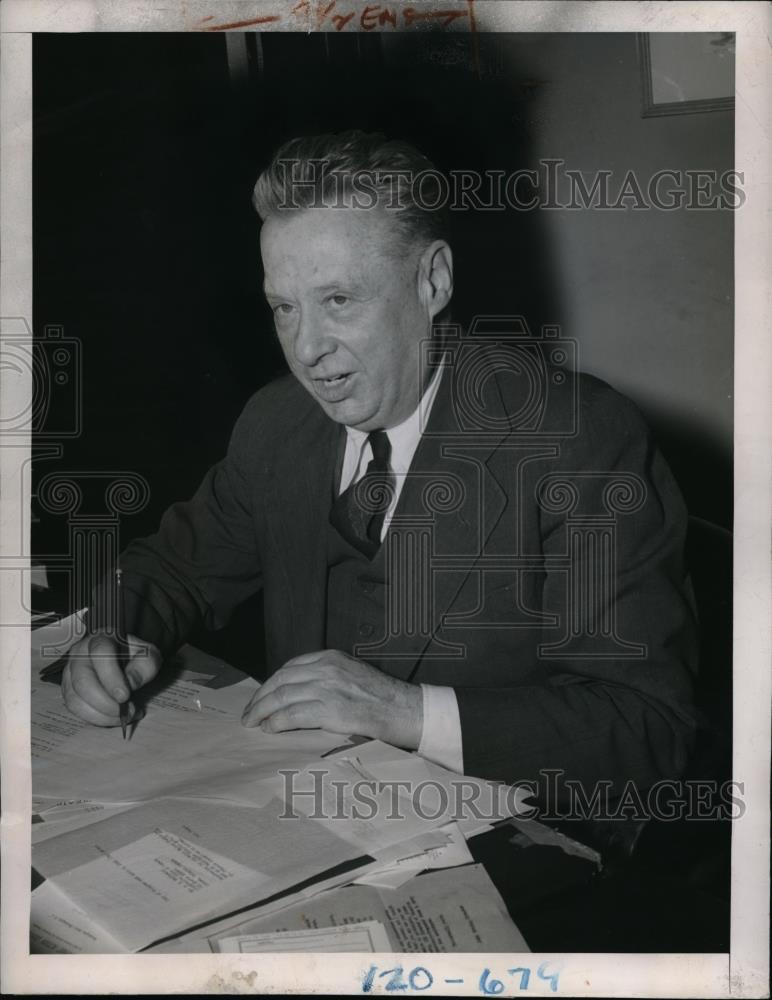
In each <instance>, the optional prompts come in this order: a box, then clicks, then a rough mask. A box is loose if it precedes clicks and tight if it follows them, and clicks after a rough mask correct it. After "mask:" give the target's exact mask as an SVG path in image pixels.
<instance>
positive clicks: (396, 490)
mask: <svg viewBox="0 0 772 1000" xmlns="http://www.w3.org/2000/svg"><path fill="white" fill-rule="evenodd" d="M320 165H321V166H320ZM422 172H423V177H424V180H425V181H426V180H427V179H428V181H427V182H428V183H429V184H431V178H432V173H431V164H429V163H428V161H426V160H425V159H424V158H423V157H422V156H421V154H419V153H418V152H417V151H416V150H414V149H413V148H412V147H410V146H408V145H406V144H404V143H398V142H387V141H385V140H384V139H383V138H382V137H380V136H371V135H364V134H362V133H347V134H342V135H340V136H322V137H311V138H304V139H299V140H293V142H291V143H289V144H287V145H286V146H285V147H284V148H283V149H282V150H280V151H279V153H278V154H277V155H276V157H275V158H274V161H273V162H272V164H271V165H270V166H269V168H268V169H267V170H266V171H265V172H264V173H263V174H262V175H261V177H260V179H259V180H258V183H257V186H256V189H255V204H256V207H257V210H258V212H259V214H260V216H261V218H262V220H263V226H262V231H261V252H262V257H263V263H264V269H265V294H266V297H267V300H268V302H269V304H270V306H271V309H272V311H273V314H274V318H275V326H276V332H277V335H278V338H279V341H280V343H281V346H282V349H283V351H284V354H285V356H286V359H287V362H288V364H289V367H290V370H291V374H290V375H288V376H286V377H285V378H283V379H280V380H278V381H277V382H274V383H272V384H271V385H269V386H267V387H266V388H264V389H262V390H261V391H260V392H258V393H257V394H256V395H255V396H254V397H253V398H252V399H251V400H250V402H249V403H248V404H247V406H246V408H245V410H244V412H243V414H242V415H241V417H240V419H239V421H238V423H237V425H236V428H235V430H234V432H233V436H232V439H231V443H230V446H229V449H228V453H227V455H226V457H225V458H224V459H223V460H222V461H221V462H220V463H219V464H218V465H216V466H215V467H214V468H212V469H211V470H210V471H209V472H208V473H207V475H206V477H205V478H204V481H203V483H202V484H201V486H200V488H199V490H198V491H197V493H196V494H195V496H194V497H193V498H192V499H191V500H190V501H188V502H187V503H181V504H176V505H174V506H173V507H172V508H170V510H169V511H167V513H166V514H165V515H164V518H163V520H162V522H161V526H160V529H159V531H158V533H157V534H156V535H154V536H152V537H151V538H148V539H144V540H141V541H137V542H134V543H132V544H131V545H130V546H129V548H128V549H127V551H126V553H125V554H124V555H123V556H122V567H123V581H124V583H123V593H124V601H125V604H126V619H127V631H128V632H129V633H130V636H131V646H132V652H133V657H132V660H131V662H130V664H129V665H128V668H127V670H126V673H125V679H124V674H123V673H122V671H121V670H120V668H119V666H118V663H117V661H116V657H115V646H114V643H113V639H112V638H111V636H110V634H109V633H108V632H106V631H104V630H102V629H101V626H102V625H103V624H104V619H103V610H102V608H101V604H100V599H99V598H97V599H96V601H95V605H94V607H93V608H92V611H91V627H92V634H91V635H90V636H89V637H88V638H87V639H85V640H83V641H82V642H81V644H80V647H79V648H78V649H76V652H77V653H78V654H80V655H77V656H75V657H72V658H71V660H70V663H69V664H68V666H67V668H66V670H65V673H64V677H63V693H64V698H65V702H66V704H67V705H68V707H69V708H70V709H71V710H72V711H73V712H75V713H76V714H78V715H79V716H81V717H82V718H84V719H87V720H88V721H90V722H93V723H94V724H97V725H116V724H117V723H118V717H119V705H120V704H121V703H123V702H125V701H127V700H128V699H129V698H130V690H129V688H130V689H131V690H136V689H137V688H139V687H140V686H142V685H143V684H146V683H147V682H148V681H149V680H151V679H152V678H153V677H154V676H155V675H156V674H157V672H158V670H159V669H160V668H161V664H162V661H163V659H164V658H165V657H166V656H167V655H169V654H170V653H172V652H173V651H174V650H175V649H176V648H177V647H178V646H179V645H180V644H181V643H182V642H183V641H184V640H185V638H186V636H188V635H189V634H190V633H191V631H192V629H193V628H194V627H195V626H196V625H197V624H199V623H201V622H204V623H205V624H207V625H209V626H210V627H213V628H218V627H221V626H222V625H224V624H225V623H226V622H227V620H228V617H229V615H230V613H231V612H232V610H233V609H234V608H235V607H236V606H237V605H238V604H239V603H241V602H242V601H243V600H245V599H246V598H247V597H248V596H249V595H251V594H253V593H254V592H256V591H257V590H258V589H259V588H261V587H262V589H263V592H264V602H265V622H266V646H267V658H268V666H269V672H270V676H269V678H268V680H267V681H266V682H265V683H264V684H263V685H262V686H261V688H260V689H259V691H258V692H257V693H256V695H255V696H254V698H253V699H252V701H251V702H250V704H249V705H247V706H246V707H245V712H244V719H243V722H244V724H245V725H247V726H252V725H260V726H262V727H263V728H264V729H266V730H268V731H271V732H279V731H283V730H290V729H296V728H309V727H321V728H324V729H327V730H329V731H331V732H336V733H342V734H358V735H362V736H369V737H373V738H378V739H382V740H385V741H387V742H391V743H394V744H396V745H398V746H402V747H405V748H408V749H415V750H418V752H419V753H420V754H422V755H424V756H426V757H427V758H428V759H431V760H434V761H436V762H438V763H441V764H444V765H445V766H447V767H450V768H452V769H455V770H458V771H465V772H466V773H468V774H474V775H478V776H481V777H486V778H491V779H498V780H503V781H508V782H516V781H521V780H529V781H534V780H538V776H539V774H543V773H544V772H545V770H547V769H550V770H552V769H559V770H560V771H561V772H562V773H563V774H564V775H565V776H567V777H571V778H573V779H574V780H577V781H580V782H582V783H583V784H584V785H585V786H586V787H592V786H594V785H595V783H597V782H598V781H610V782H611V783H612V785H613V788H614V789H615V790H619V789H621V787H622V785H623V784H624V783H626V782H628V781H634V782H635V783H636V784H638V785H639V786H646V785H648V784H651V782H653V781H654V780H656V779H657V778H660V777H673V776H674V775H676V774H677V773H679V771H680V770H681V769H682V767H683V765H684V762H685V758H686V755H687V753H688V750H689V746H690V741H691V735H692V731H693V727H694V720H693V709H692V701H691V680H690V674H691V670H692V664H693V659H694V623H693V615H692V609H691V601H690V592H689V587H688V582H687V581H686V579H685V577H684V569H683V564H682V549H683V541H684V532H685V525H686V513H685V510H684V507H683V503H682V501H681V498H680V495H679V493H678V490H677V487H676V486H675V483H674V481H673V479H672V476H671V474H670V472H669V470H668V469H667V467H666V465H665V463H664V461H663V459H662V457H661V456H660V455H659V453H658V452H657V450H656V448H655V447H654V445H653V443H652V441H651V438H650V435H649V433H648V430H647V428H646V426H645V424H644V422H643V420H642V419H641V417H640V415H639V414H638V412H637V411H636V409H635V407H634V406H633V405H632V404H631V403H630V402H629V401H627V400H626V399H624V398H623V397H621V396H619V395H618V394H617V393H615V392H614V391H613V390H612V389H610V388H609V387H608V386H606V385H605V384H604V383H602V382H599V381H598V380H596V379H592V378H590V377H588V376H577V375H575V374H573V373H571V372H566V371H565V370H563V369H562V368H561V367H560V362H561V361H562V360H563V358H564V357H565V354H566V350H565V348H564V346H563V342H562V341H560V340H557V339H549V338H542V339H534V338H530V337H528V336H527V331H526V330H525V328H524V326H523V325H522V324H521V325H519V326H518V324H517V323H516V322H515V323H514V324H511V326H512V328H511V329H509V330H508V331H499V332H494V333H493V334H490V333H489V334H487V335H486V334H485V333H482V334H481V333H479V332H478V334H477V335H467V336H461V335H460V334H459V333H458V332H457V331H454V330H453V328H452V327H449V326H447V325H445V326H444V327H443V326H441V325H440V324H439V322H438V321H439V320H441V319H443V318H444V317H446V316H447V312H448V308H449V304H450V301H451V296H452V290H453V260H452V253H451V248H450V244H449V242H448V239H447V236H446V230H445V228H444V219H443V214H442V212H440V211H435V210H430V209H429V208H427V207H426V206H427V204H428V205H432V204H436V199H435V200H434V201H433V200H432V197H431V194H427V188H426V184H425V183H423V182H422V184H421V185H420V186H418V187H417V186H416V185H415V183H413V181H414V180H415V177H416V175H417V174H420V173H422ZM416 190H419V192H420V194H421V198H417V197H416ZM127 683H128V687H127ZM131 711H133V707H132V709H131Z"/></svg>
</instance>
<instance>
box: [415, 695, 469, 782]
mask: <svg viewBox="0 0 772 1000" xmlns="http://www.w3.org/2000/svg"><path fill="white" fill-rule="evenodd" d="M421 690H422V692H423V707H424V722H423V730H422V732H421V742H420V744H419V746H418V753H419V754H420V755H421V756H422V757H426V759H427V760H431V761H433V762H434V763H435V764H440V765H441V766H442V767H447V768H448V770H450V771H456V772H458V773H459V774H463V773H464V751H463V744H462V742H461V718H460V716H459V714H458V700H457V699H456V692H455V691H454V690H453V688H452V687H440V686H438V685H436V684H422V685H421Z"/></svg>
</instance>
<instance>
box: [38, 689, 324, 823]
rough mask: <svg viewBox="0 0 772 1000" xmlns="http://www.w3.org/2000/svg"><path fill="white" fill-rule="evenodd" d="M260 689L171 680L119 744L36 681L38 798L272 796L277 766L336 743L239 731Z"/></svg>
mask: <svg viewBox="0 0 772 1000" xmlns="http://www.w3.org/2000/svg"><path fill="white" fill-rule="evenodd" d="M257 687H258V684H257V682H256V681H253V680H251V679H247V680H245V681H243V682H242V683H240V684H236V685H233V686H232V687H230V688H221V689H219V690H211V689H209V688H205V687H203V686H201V685H199V684H194V683H190V682H188V681H174V682H173V683H171V684H170V685H169V686H168V687H167V688H165V689H164V690H163V691H161V692H160V693H159V694H157V695H154V697H153V698H152V700H151V701H150V702H149V704H148V706H147V714H146V715H145V717H144V718H143V719H141V720H140V721H139V722H138V723H137V724H136V725H135V726H133V727H131V734H130V735H131V738H130V739H127V740H124V739H122V734H121V730H120V728H119V727H116V728H111V729H103V728H100V727H98V726H90V725H88V724H86V723H84V722H81V721H80V720H79V719H77V718H76V717H75V716H74V715H72V714H71V713H70V712H69V711H68V710H67V708H66V707H65V706H64V704H63V702H62V697H61V692H60V689H59V687H58V686H56V685H53V684H49V683H45V682H42V681H36V682H35V683H34V684H33V690H32V759H33V779H32V780H33V793H34V795H35V798H36V799H46V798H48V799H52V800H53V801H59V800H61V799H73V800H74V799H90V800H92V801H94V802H100V803H121V802H139V801H145V800H148V799H153V798H157V797H160V796H165V795H171V794H175V795H185V796H199V797H204V798H212V799H229V800H232V801H238V802H248V803H251V804H256V805H260V804H263V803H265V802H266V801H268V799H270V798H271V796H272V795H273V794H275V781H276V773H277V769H278V768H279V767H285V766H286V767H292V766H296V767H298V768H300V767H303V766H305V765H307V764H308V763H309V762H310V761H312V760H316V759H318V758H319V757H320V756H321V755H322V754H323V753H326V752H327V751H329V750H330V749H331V748H333V747H336V746H339V745H340V741H341V737H340V736H339V735H335V734H331V733H325V732H322V731H321V730H298V731H296V732H291V733H276V734H269V733H264V732H263V731H262V730H261V729H245V728H244V727H243V726H242V725H241V721H240V719H241V712H242V710H243V708H244V706H245V705H246V703H247V701H248V700H249V697H250V696H251V694H252V693H253V692H254V691H255V690H256V689H257ZM264 781H270V782H272V783H273V784H271V786H270V787H268V785H267V784H262V782H264Z"/></svg>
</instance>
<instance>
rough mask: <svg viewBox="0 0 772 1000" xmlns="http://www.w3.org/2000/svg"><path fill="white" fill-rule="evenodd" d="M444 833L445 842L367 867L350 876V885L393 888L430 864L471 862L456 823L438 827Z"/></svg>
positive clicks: (425, 869)
mask: <svg viewBox="0 0 772 1000" xmlns="http://www.w3.org/2000/svg"><path fill="white" fill-rule="evenodd" d="M438 832H441V833H444V834H446V835H447V837H448V843H446V844H442V845H440V846H438V847H430V848H429V849H428V850H426V851H422V852H421V853H420V854H410V855H408V856H406V857H401V858H397V859H396V860H395V861H394V863H393V864H385V865H384V866H383V867H382V868H379V869H376V870H375V871H368V872H366V873H365V874H363V875H360V876H359V878H356V879H354V885H374V886H377V887H378V888H379V889H397V888H399V886H401V885H404V884H405V882H407V881H409V880H410V879H411V878H413V877H414V876H415V875H418V873H419V872H422V871H427V870H429V869H433V868H456V867H458V866H459V865H467V864H472V863H473V862H474V858H473V857H472V854H471V852H470V850H469V848H468V847H467V846H466V839H465V838H464V835H463V834H462V833H461V830H460V829H459V827H458V824H457V823H448V824H447V826H443V827H441V829H440V831H438Z"/></svg>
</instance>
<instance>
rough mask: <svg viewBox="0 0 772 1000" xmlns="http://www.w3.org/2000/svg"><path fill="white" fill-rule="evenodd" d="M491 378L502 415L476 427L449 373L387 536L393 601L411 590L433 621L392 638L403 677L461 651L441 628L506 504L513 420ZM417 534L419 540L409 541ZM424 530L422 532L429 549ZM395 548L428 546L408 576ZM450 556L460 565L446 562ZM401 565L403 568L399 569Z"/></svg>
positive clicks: (393, 668) (391, 663)
mask: <svg viewBox="0 0 772 1000" xmlns="http://www.w3.org/2000/svg"><path fill="white" fill-rule="evenodd" d="M491 382H492V383H494V384H493V385H492V387H491V390H492V391H491V392H490V393H489V399H488V400H487V403H488V406H487V412H488V413H489V415H490V416H492V417H494V418H496V419H494V420H493V421H492V424H493V425H494V427H495V428H496V429H494V430H492V431H491V430H488V429H486V430H485V431H483V432H480V431H479V430H473V429H471V430H470V428H469V427H468V426H463V423H462V420H461V418H460V415H459V407H458V399H459V395H458V394H459V392H462V391H464V386H462V385H459V380H458V377H457V376H456V373H455V370H454V369H452V368H450V369H446V370H445V371H444V372H443V376H442V381H441V383H440V386H439V389H438V392H437V397H436V399H435V401H434V406H433V408H432V412H431V414H430V417H429V421H428V424H427V427H426V429H425V431H424V433H423V435H422V437H421V441H420V443H419V446H418V448H417V450H416V453H415V456H414V458H413V462H412V463H411V466H410V472H409V474H408V476H407V479H406V481H405V485H404V488H403V490H402V493H401V495H400V499H399V503H398V504H397V508H396V510H395V512H394V519H393V520H392V524H391V527H390V529H389V532H388V534H387V536H386V543H385V546H384V548H385V549H386V550H387V555H386V557H387V558H389V560H390V562H389V573H390V576H391V577H392V581H391V582H392V592H393V597H392V600H393V601H398V600H401V601H402V603H404V600H405V598H404V596H402V595H403V592H404V591H405V590H407V591H408V592H409V594H410V597H409V598H408V600H409V601H412V602H413V619H414V620H415V621H420V620H421V619H422V618H423V620H424V621H426V622H428V634H427V628H426V627H424V628H423V629H421V628H414V629H413V630H411V629H406V630H403V632H402V634H401V635H400V636H399V637H395V638H394V640H393V641H392V640H389V639H387V645H390V646H391V649H392V650H394V651H395V653H394V654H393V655H392V654H390V653H389V652H388V648H385V649H384V652H385V653H386V655H385V656H381V657H379V659H381V660H382V662H383V665H384V667H385V668H386V669H387V670H388V672H389V673H390V674H393V675H394V676H397V677H402V678H410V677H412V676H413V675H414V673H415V671H416V669H417V668H418V665H419V664H420V661H421V660H422V659H424V658H452V657H453V656H454V655H458V651H457V650H456V648H455V647H448V646H447V644H445V643H443V642H442V640H441V639H439V638H438V637H437V634H436V633H437V631H438V630H439V628H440V626H441V624H442V620H443V617H444V615H445V614H447V612H448V610H449V609H450V608H451V606H452V604H453V601H454V600H455V598H456V596H457V595H458V593H459V591H460V590H461V588H462V586H463V584H464V581H465V580H466V578H467V577H468V575H469V573H470V572H471V570H472V569H473V567H474V564H475V562H476V560H478V559H479V558H480V556H481V555H482V553H483V551H484V547H485V543H486V541H487V539H488V537H489V536H490V533H491V532H492V531H493V529H494V527H495V526H496V524H497V523H498V521H499V519H500V518H501V515H502V513H503V511H504V508H505V506H506V502H507V494H506V492H505V490H504V489H503V488H502V486H501V485H500V483H499V481H498V479H497V477H496V475H495V474H494V472H493V468H492V464H490V463H492V460H493V457H494V454H495V452H496V449H497V448H498V447H499V445H500V444H501V442H502V441H503V440H504V439H505V438H506V436H507V435H508V434H509V431H510V427H509V425H508V423H506V421H505V420H504V419H502V417H503V415H505V413H506V410H505V406H504V402H503V399H502V397H501V393H500V392H499V390H498V386H497V384H495V379H492V380H491ZM427 531H428V537H427ZM411 534H412V536H413V539H412V540H409V539H408V536H409V535H411ZM417 534H418V535H423V539H424V543H423V544H424V548H423V549H422V550H421V548H420V544H419V543H418V542H417V541H416V537H417ZM389 535H391V536H392V538H391V539H389ZM396 551H403V552H404V551H409V552H413V553H418V552H419V551H421V552H422V555H421V556H419V557H418V558H419V559H420V560H421V561H420V565H417V564H416V557H415V555H414V556H413V561H412V563H411V564H410V565H409V566H407V567H406V569H407V573H406V576H405V579H401V580H397V579H394V575H395V566H396V563H397V560H396V557H395V555H394V553H395V552H396ZM454 557H455V559H454ZM451 561H453V562H454V563H455V566H454V568H452V569H451V568H450V567H448V568H444V567H445V566H447V565H448V564H449V563H450V562H451ZM411 567H412V568H411ZM403 571H404V570H403ZM399 572H400V570H399V569H396V574H399ZM395 591H396V593H394V592H395ZM398 595H400V596H398ZM426 600H429V601H430V602H431V607H430V608H428V609H427V611H428V615H425V616H424V615H422V614H421V612H420V607H419V606H420V604H421V602H422V601H426ZM365 658H366V657H365Z"/></svg>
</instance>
